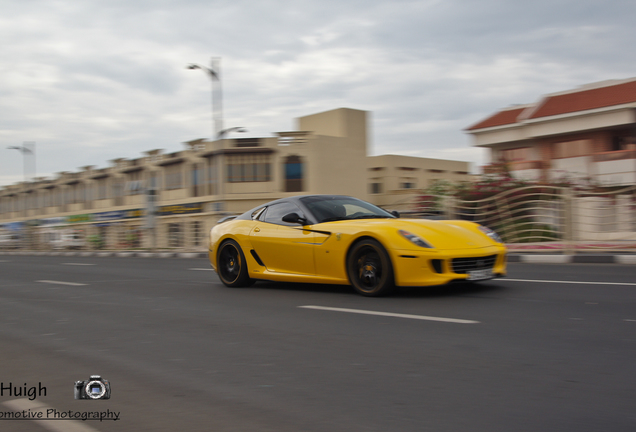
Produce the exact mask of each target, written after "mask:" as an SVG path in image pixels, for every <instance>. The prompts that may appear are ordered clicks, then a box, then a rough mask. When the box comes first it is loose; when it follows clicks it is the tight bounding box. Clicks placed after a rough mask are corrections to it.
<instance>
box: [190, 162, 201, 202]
mask: <svg viewBox="0 0 636 432" xmlns="http://www.w3.org/2000/svg"><path fill="white" fill-rule="evenodd" d="M202 180H203V171H202V170H201V165H199V164H193V165H192V196H195V197H196V196H200V195H203V190H202V187H201V186H202V183H203V181H202Z"/></svg>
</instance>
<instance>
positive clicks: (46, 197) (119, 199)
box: [0, 108, 468, 250]
mask: <svg viewBox="0 0 636 432" xmlns="http://www.w3.org/2000/svg"><path fill="white" fill-rule="evenodd" d="M367 134H368V125H367V113H366V112H365V111H360V110H354V109H348V108H340V109H335V110H331V111H327V112H323V113H319V114H314V115H309V116H305V117H301V118H299V119H297V130H296V131H291V132H279V133H277V134H276V136H273V137H266V138H237V139H220V140H217V141H206V140H194V141H190V142H187V143H185V149H184V150H183V151H178V152H173V153H164V152H163V151H162V150H151V151H147V152H145V153H144V155H143V156H142V157H140V158H138V159H132V160H130V159H116V160H113V161H111V166H110V167H108V168H101V169H97V168H95V167H92V166H87V167H83V168H82V170H81V171H79V172H61V173H59V174H58V176H57V177H56V178H55V179H44V178H40V179H37V180H36V181H34V182H28V183H19V184H16V185H12V186H8V187H5V188H2V189H0V234H2V233H4V234H5V237H4V238H13V237H15V236H14V234H18V235H19V236H20V240H21V244H22V245H26V246H28V247H36V248H41V249H50V248H60V249H62V248H72V247H78V248H88V247H90V248H109V249H124V248H149V247H159V248H179V249H192V250H197V249H198V250H205V249H206V248H207V243H206V241H207V233H208V231H209V229H210V228H211V227H212V225H214V224H215V223H216V222H217V221H218V220H219V219H220V218H221V217H223V216H225V215H227V214H237V213H241V212H244V211H246V210H249V209H250V208H252V207H255V206H257V205H259V204H262V203H264V202H267V201H270V200H274V199H278V198H282V197H285V196H290V195H298V194H343V195H351V196H355V197H358V198H361V199H365V200H370V201H372V202H375V203H376V204H379V205H387V206H389V207H391V208H394V207H392V206H393V205H394V204H395V199H394V200H393V201H392V199H391V198H390V197H391V195H392V194H398V193H400V191H401V190H407V191H408V192H409V193H412V192H413V190H415V189H417V188H421V187H425V186H426V185H427V182H428V181H429V180H430V179H432V178H443V177H445V175H448V176H450V177H451V178H450V179H459V178H461V177H462V176H464V175H467V171H468V163H466V162H451V161H440V160H434V159H420V158H410V157H405V156H378V157H369V158H367V156H366V154H367V138H368V137H367ZM431 165H432V166H431ZM369 179H371V180H369ZM378 184H381V186H380V189H377V188H378V186H377V185H378ZM149 208H154V211H147V209H149ZM153 215H154V216H153ZM9 234H10V236H9V237H7V235H9ZM0 247H2V245H0Z"/></svg>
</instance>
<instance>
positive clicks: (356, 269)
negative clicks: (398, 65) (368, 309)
mask: <svg viewBox="0 0 636 432" xmlns="http://www.w3.org/2000/svg"><path fill="white" fill-rule="evenodd" d="M347 274H348V276H349V281H350V282H351V285H353V288H354V289H355V290H356V291H357V292H358V293H359V294H362V295H364V296H369V297H373V296H381V295H386V294H388V293H390V292H391V291H392V290H393V288H394V286H395V282H394V280H393V266H392V265H391V259H390V258H389V254H388V253H387V252H386V250H385V249H384V247H382V245H381V244H380V243H378V242H377V241H376V240H373V239H365V240H361V241H359V242H358V243H356V244H354V245H353V247H352V248H351V250H350V251H349V255H348V258H347Z"/></svg>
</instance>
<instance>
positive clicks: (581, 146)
mask: <svg viewBox="0 0 636 432" xmlns="http://www.w3.org/2000/svg"><path fill="white" fill-rule="evenodd" d="M591 147H592V146H591V143H590V140H576V141H565V142H559V143H555V144H554V157H555V158H570V157H579V156H587V155H589V154H590V153H591Z"/></svg>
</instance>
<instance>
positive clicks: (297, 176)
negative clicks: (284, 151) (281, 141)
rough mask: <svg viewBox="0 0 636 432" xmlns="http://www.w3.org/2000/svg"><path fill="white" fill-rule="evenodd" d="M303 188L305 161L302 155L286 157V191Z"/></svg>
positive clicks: (298, 190) (295, 190) (297, 190)
mask: <svg viewBox="0 0 636 432" xmlns="http://www.w3.org/2000/svg"><path fill="white" fill-rule="evenodd" d="M302 190H303V162H302V160H301V159H300V156H296V155H292V156H288V157H287V159H285V192H300V191H302Z"/></svg>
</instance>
